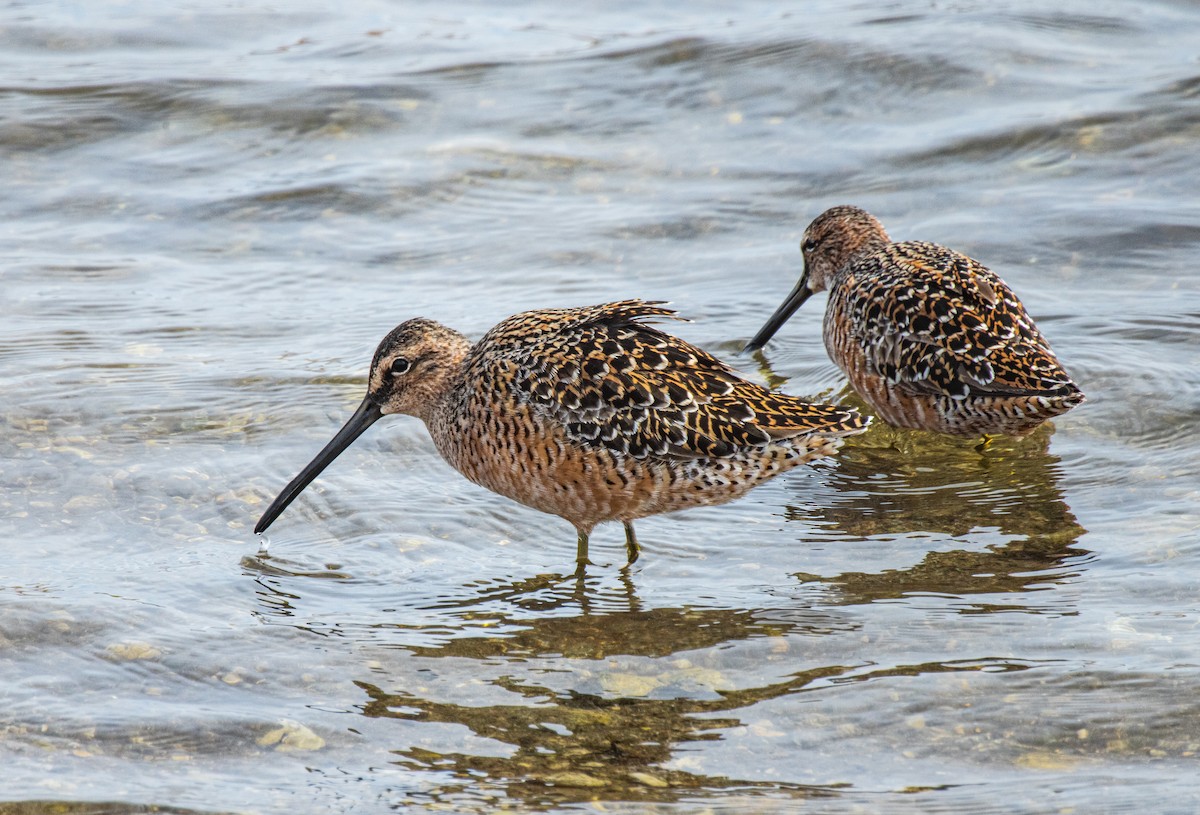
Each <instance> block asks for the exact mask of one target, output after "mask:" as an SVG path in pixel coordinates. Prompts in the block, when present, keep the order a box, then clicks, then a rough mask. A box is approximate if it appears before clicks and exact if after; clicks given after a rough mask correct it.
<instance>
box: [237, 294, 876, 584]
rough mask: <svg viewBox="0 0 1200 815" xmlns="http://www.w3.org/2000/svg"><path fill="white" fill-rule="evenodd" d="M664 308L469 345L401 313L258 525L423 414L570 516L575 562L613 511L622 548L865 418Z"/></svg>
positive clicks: (553, 314) (531, 324) (540, 504)
mask: <svg viewBox="0 0 1200 815" xmlns="http://www.w3.org/2000/svg"><path fill="white" fill-rule="evenodd" d="M674 313H675V312H673V311H671V310H670V309H667V308H663V307H662V306H661V304H659V303H653V302H643V301H640V300H626V301H622V302H618V303H605V304H603V305H598V306H591V307H586V308H567V309H547V310H542V311H528V312H525V313H523V314H517V315H516V316H513V317H509V318H508V319H507V320H504V321H503V322H501V323H500V324H498V325H497V326H495V327H494V328H493V329H492V330H491V331H489V332H487V334H486V335H485V336H484V337H483V339H481V340H480V341H479V342H477V343H475V344H474V345H472V344H471V343H470V341H469V340H467V338H466V337H464V336H463V335H462V334H460V333H458V332H457V331H454V330H452V329H450V328H446V327H445V326H443V325H440V324H439V323H436V322H434V321H432V320H427V319H423V318H418V319H413V320H409V321H407V322H405V323H401V324H400V325H399V326H397V327H396V328H395V329H393V330H392V332H391V333H389V334H388V335H387V336H386V337H384V339H383V342H381V343H380V344H379V348H378V349H377V350H376V351H375V357H374V359H373V360H372V362H371V370H370V374H369V379H368V385H367V395H366V398H365V399H363V402H362V404H361V405H360V406H359V407H358V410H356V411H355V412H354V415H353V416H351V417H350V419H349V421H347V422H346V424H345V426H344V427H343V428H342V429H341V431H339V432H338V434H337V435H336V436H335V437H334V438H333V440H332V441H331V442H329V444H328V445H326V447H325V449H324V450H322V451H321V452H320V453H319V454H317V457H316V458H315V459H313V461H312V462H311V463H310V464H309V465H308V466H307V467H305V468H304V469H303V470H302V471H301V472H300V474H299V475H297V476H296V477H295V478H294V479H293V480H292V482H291V483H290V484H288V485H287V487H285V488H284V490H283V492H281V493H280V494H279V496H278V497H277V498H276V499H275V501H274V502H273V503H272V504H271V505H270V507H268V508H267V511H266V512H264V513H263V516H262V518H261V519H260V520H259V522H258V525H257V526H256V527H255V530H254V531H255V532H258V533H261V532H262V531H263V530H265V529H266V528H267V527H268V526H270V525H271V523H272V522H273V521H274V520H275V519H276V518H277V517H278V516H279V514H280V513H281V512H283V510H284V509H285V508H286V507H287V506H288V504H290V503H291V502H292V500H293V499H294V498H295V497H296V496H297V495H299V494H300V492H301V491H302V490H303V489H304V488H305V487H306V486H307V485H308V484H309V482H311V481H312V480H313V479H314V478H316V477H317V475H318V474H319V473H320V472H321V471H322V470H323V469H324V468H325V467H326V466H327V465H328V464H329V463H330V462H331V461H333V459H334V458H335V457H337V455H338V454H339V453H341V452H342V451H343V450H345V449H346V447H348V446H349V445H350V443H351V442H353V441H354V440H355V439H356V438H358V436H359V435H360V434H362V432H363V431H364V430H366V429H367V428H368V427H370V425H371V424H372V423H374V422H375V421H376V420H378V419H379V418H380V417H382V416H384V415H387V414H391V413H404V414H408V415H410V416H416V417H417V418H419V419H421V420H422V421H423V422H425V425H426V427H427V428H428V429H429V433H430V435H431V436H432V437H433V443H434V445H435V446H436V447H437V450H438V452H439V453H440V454H441V455H442V457H443V458H444V459H445V460H446V461H447V462H448V463H449V464H450V465H451V466H452V467H454V468H455V469H456V470H458V471H459V472H460V473H462V474H463V475H464V476H466V477H467V478H469V479H470V480H471V481H474V482H475V483H476V484H479V485H481V486H484V487H487V488H488V489H490V490H492V491H494V492H498V493H500V494H501V495H504V496H507V497H508V498H511V499H513V500H514V501H519V502H520V503H522V504H525V505H527V506H531V507H533V508H534V509H539V510H541V511H543V512H548V513H551V514H553V515H558V516H561V517H562V518H565V519H566V520H568V521H570V522H571V524H573V525H574V526H575V529H576V530H577V531H578V533H579V538H578V553H577V557H578V559H579V561H580V563H581V564H583V563H586V562H587V543H588V535H589V534H590V533H591V531H592V528H593V527H595V526H596V524H599V523H602V522H604V521H621V522H623V523H624V525H625V533H626V546H627V549H628V554H629V560H630V562H633V561H634V560H636V558H637V555H638V546H637V539H636V538H635V537H634V534H633V521H634V520H635V519H637V518H642V517H645V516H647V515H654V514H657V513H660V512H671V511H673V510H678V509H686V508H688V507H695V506H701V505H706V504H718V503H722V502H725V501H729V500H732V499H734V498H737V497H738V496H740V495H742V494H744V493H745V492H747V491H748V490H750V489H751V488H752V487H754V486H756V485H758V484H761V483H762V482H764V481H766V480H767V479H769V478H771V477H773V476H775V475H778V474H779V473H782V472H785V471H787V470H790V469H791V468H792V467H795V466H797V465H800V464H804V463H806V462H809V461H812V460H814V459H817V458H821V457H824V456H829V455H832V454H833V453H834V452H835V451H836V450H837V449H838V447H840V446H841V443H842V442H841V437H842V436H847V435H851V434H854V433H860V432H862V431H863V430H864V429H865V428H866V426H867V420H866V419H865V418H864V417H863V416H861V415H860V414H858V413H857V412H855V411H854V410H853V409H851V408H843V407H837V406H834V405H813V404H808V403H806V402H803V401H801V400H800V399H798V398H796V397H794V396H788V395H786V394H781V393H773V392H771V391H769V390H767V389H765V388H763V387H761V386H759V385H756V384H754V383H751V382H747V381H745V380H744V379H741V378H740V377H739V376H738V375H737V374H736V373H734V371H733V370H732V369H731V368H729V367H728V366H727V365H725V364H724V363H722V362H720V361H719V360H717V359H716V358H714V357H712V356H711V355H709V354H708V353H706V352H704V351H702V350H700V349H699V348H696V347H694V346H692V345H689V344H688V343H686V342H684V341H683V340H680V339H678V338H676V337H673V336H671V335H669V334H666V333H664V332H663V331H661V330H659V329H658V328H655V327H653V326H651V325H648V324H647V320H648V319H650V318H655V317H673V316H674Z"/></svg>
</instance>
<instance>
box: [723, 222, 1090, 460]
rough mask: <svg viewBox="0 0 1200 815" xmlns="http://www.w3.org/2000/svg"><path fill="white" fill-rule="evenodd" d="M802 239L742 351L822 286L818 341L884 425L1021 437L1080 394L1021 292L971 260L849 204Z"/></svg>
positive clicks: (760, 342) (764, 336)
mask: <svg viewBox="0 0 1200 815" xmlns="http://www.w3.org/2000/svg"><path fill="white" fill-rule="evenodd" d="M800 248H801V251H802V252H803V253H804V272H803V274H801V276H800V281H799V282H798V283H797V284H796V287H795V288H794V289H792V292H791V294H789V295H788V297H787V299H786V300H785V301H784V302H783V305H781V306H780V307H779V308H778V309H777V310H776V311H775V313H774V314H773V315H772V316H771V318H770V319H769V320H767V322H766V324H765V325H764V326H763V327H762V329H760V330H759V332H758V334H756V335H755V336H754V339H752V340H751V341H750V343H749V344H748V345H747V346H746V350H747V351H754V350H757V349H759V348H761V347H762V346H763V345H764V344H765V343H766V342H767V340H769V339H770V338H771V337H772V336H773V335H774V334H775V332H776V331H778V330H779V328H780V326H782V325H783V324H784V323H785V322H786V321H787V319H788V318H789V317H791V316H792V314H793V313H794V312H795V311H796V309H798V308H799V307H800V305H801V304H802V303H804V301H805V300H807V299H808V298H809V296H810V295H812V294H813V293H814V292H819V291H823V290H825V289H828V290H829V302H828V303H827V304H826V306H825V324H824V338H825V348H826V349H827V350H828V351H829V356H830V357H831V358H832V359H833V361H834V362H835V363H837V365H838V367H839V368H841V369H842V370H843V371H844V372H845V373H846V376H847V377H848V378H849V379H850V384H851V386H852V387H853V388H854V389H855V390H856V391H857V392H858V393H859V395H860V396H862V397H863V399H865V400H866V401H867V402H868V403H869V404H870V405H871V407H873V408H874V409H875V410H876V411H877V412H878V414H879V416H880V417H881V418H882V419H883V420H884V421H886V422H887V423H889V424H892V425H896V426H898V427H911V428H917V429H922V430H935V431H938V432H941V433H950V434H954V435H959V436H974V435H980V434H993V433H1004V434H1009V435H1014V436H1021V435H1024V434H1026V433H1029V432H1030V431H1032V430H1033V429H1034V428H1035V427H1037V426H1038V425H1039V424H1041V423H1042V422H1044V421H1046V420H1047V419H1049V418H1051V417H1053V416H1058V415H1059V414H1061V413H1066V412H1067V411H1068V410H1070V409H1071V408H1073V407H1075V406H1076V405H1078V404H1079V403H1081V402H1083V400H1084V396H1083V393H1082V391H1080V390H1079V388H1078V387H1076V385H1075V383H1074V382H1072V381H1071V377H1069V376H1068V375H1067V373H1066V371H1064V370H1063V368H1062V366H1061V365H1060V364H1059V362H1058V358H1057V357H1055V356H1054V352H1053V351H1051V350H1050V345H1049V343H1047V342H1046V338H1045V337H1043V336H1042V333H1041V331H1039V330H1038V327H1037V326H1036V325H1035V324H1034V322H1033V318H1031V317H1030V316H1029V314H1028V312H1026V311H1025V307H1024V306H1023V305H1021V301H1020V300H1018V299H1017V296H1016V295H1015V294H1013V292H1012V290H1011V289H1010V288H1009V287H1008V285H1007V284H1006V283H1005V282H1004V281H1003V280H1001V279H1000V277H999V276H998V275H996V274H995V273H994V272H992V271H991V270H989V269H987V268H986V267H984V266H983V265H982V264H981V263H979V262H978V261H976V260H973V259H971V258H969V257H967V256H966V255H963V254H960V253H958V252H955V251H954V250H953V249H947V248H946V247H944V246H939V245H937V244H936V243H925V242H921V241H906V242H904V243H892V241H891V238H889V237H888V234H887V232H885V231H884V229H883V225H882V224H880V223H879V221H878V220H876V219H875V218H874V217H873V216H872V215H871V214H870V213H868V212H865V211H864V210H861V209H859V208H858V207H849V206H840V207H833V208H832V209H829V210H826V211H825V212H824V213H822V214H821V215H820V216H818V217H817V219H816V220H814V221H813V222H812V223H811V224H809V226H808V229H806V230H805V231H804V239H803V242H802V243H801V245H800Z"/></svg>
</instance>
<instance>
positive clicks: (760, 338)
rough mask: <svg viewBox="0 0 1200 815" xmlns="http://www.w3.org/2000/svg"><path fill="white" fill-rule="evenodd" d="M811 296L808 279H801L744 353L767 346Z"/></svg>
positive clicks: (749, 343)
mask: <svg viewBox="0 0 1200 815" xmlns="http://www.w3.org/2000/svg"><path fill="white" fill-rule="evenodd" d="M811 295H812V289H810V288H809V287H808V281H807V280H806V278H804V277H801V278H800V282H799V283H797V284H796V287H795V288H794V289H792V291H791V293H790V294H788V296H787V299H785V300H784V301H783V303H782V304H781V305H780V306H779V308H777V309H775V313H774V314H772V315H771V316H770V317H769V318H768V319H767V321H766V322H765V323H764V324H763V327H762V328H760V329H758V333H757V334H755V335H754V337H753V338H752V339H751V340H750V342H748V343H746V347H745V348H743V349H742V353H743V354H751V353H754V352H755V351H757V350H758V349H760V348H762V347H763V346H764V345H766V344H767V342H768V341H769V340H770V339H771V337H773V336H775V332H777V331H778V330H779V329H780V328H782V327H783V324H784V323H786V322H787V321H788V318H790V317H791V316H792V315H793V314H795V313H796V309H798V308H800V306H802V305H804V301H805V300H807V299H808V298H809V297H810V296H811Z"/></svg>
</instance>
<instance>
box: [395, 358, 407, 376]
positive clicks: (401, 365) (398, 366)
mask: <svg viewBox="0 0 1200 815" xmlns="http://www.w3.org/2000/svg"><path fill="white" fill-rule="evenodd" d="M411 367H412V363H411V362H409V361H408V360H407V359H405V358H404V357H396V358H395V359H393V360H392V365H391V372H392V376H399V375H400V374H406V373H408V369H409V368H411Z"/></svg>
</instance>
